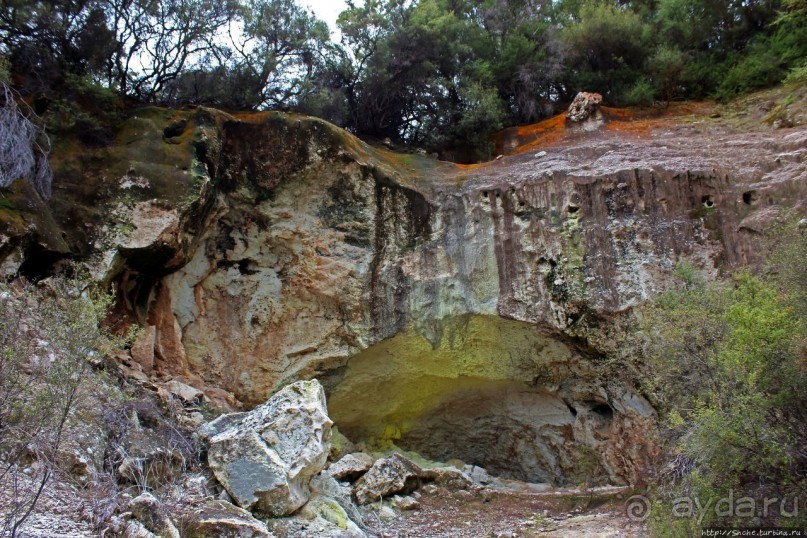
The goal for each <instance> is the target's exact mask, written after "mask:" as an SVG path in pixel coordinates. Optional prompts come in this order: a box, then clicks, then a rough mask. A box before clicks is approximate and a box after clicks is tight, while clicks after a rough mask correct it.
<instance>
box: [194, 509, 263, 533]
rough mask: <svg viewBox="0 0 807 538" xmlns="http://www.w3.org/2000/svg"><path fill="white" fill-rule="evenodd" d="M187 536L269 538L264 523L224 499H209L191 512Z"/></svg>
mask: <svg viewBox="0 0 807 538" xmlns="http://www.w3.org/2000/svg"><path fill="white" fill-rule="evenodd" d="M188 527H189V529H188V534H187V536H188V538H208V537H213V536H215V537H216V538H270V537H272V536H274V534H272V533H271V532H269V529H268V528H267V527H266V524H265V523H264V522H262V521H260V520H258V519H255V517H253V516H252V514H250V513H249V512H247V511H246V510H243V509H241V508H238V507H237V506H234V505H232V504H230V503H228V502H226V501H221V500H211V501H207V502H205V504H204V505H203V506H201V507H200V508H197V509H195V510H194V512H193V516H192V519H191V521H190V523H189V525H188Z"/></svg>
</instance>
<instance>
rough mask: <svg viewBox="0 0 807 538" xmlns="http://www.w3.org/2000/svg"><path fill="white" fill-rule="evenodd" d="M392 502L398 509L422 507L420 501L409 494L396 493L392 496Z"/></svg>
mask: <svg viewBox="0 0 807 538" xmlns="http://www.w3.org/2000/svg"><path fill="white" fill-rule="evenodd" d="M392 504H394V505H395V508H397V509H398V510H417V509H418V508H420V503H419V502H417V501H416V500H415V499H413V498H412V497H410V496H409V495H395V496H394V497H393V498H392Z"/></svg>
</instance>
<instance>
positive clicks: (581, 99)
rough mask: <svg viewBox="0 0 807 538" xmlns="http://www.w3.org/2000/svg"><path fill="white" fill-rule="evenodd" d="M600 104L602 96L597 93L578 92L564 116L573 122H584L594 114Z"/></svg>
mask: <svg viewBox="0 0 807 538" xmlns="http://www.w3.org/2000/svg"><path fill="white" fill-rule="evenodd" d="M600 103H602V95H600V94H599V93H591V92H580V93H578V94H577V95H576V96H575V97H574V101H572V104H571V105H569V111H568V112H567V114H566V116H567V117H568V118H569V119H570V120H572V121H574V122H581V121H584V120H586V119H588V118H589V117H590V116H591V115H592V114H594V112H595V111H596V110H597V107H598V106H599V105H600Z"/></svg>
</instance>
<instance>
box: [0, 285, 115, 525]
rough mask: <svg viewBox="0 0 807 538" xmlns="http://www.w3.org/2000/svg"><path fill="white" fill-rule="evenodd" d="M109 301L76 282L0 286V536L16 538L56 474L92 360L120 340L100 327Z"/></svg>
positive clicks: (83, 395)
mask: <svg viewBox="0 0 807 538" xmlns="http://www.w3.org/2000/svg"><path fill="white" fill-rule="evenodd" d="M110 300H111V297H110V296H109V295H107V294H103V293H98V292H97V291H95V290H93V289H92V288H91V287H90V286H88V285H87V283H86V281H85V280H83V279H80V278H76V277H70V278H68V277H55V278H51V279H48V280H46V281H43V282H42V283H40V284H39V285H37V286H33V285H23V286H22V287H20V286H18V285H15V286H13V287H10V286H7V285H0V496H2V497H3V498H4V503H3V505H2V506H0V534H2V535H3V536H8V535H10V536H16V535H17V534H18V533H19V532H20V529H21V528H22V526H23V525H24V523H25V521H26V519H27V518H28V516H29V515H30V514H31V513H32V511H33V509H34V508H35V506H36V504H37V502H38V500H39V499H40V497H41V496H42V494H43V492H44V491H45V489H46V488H47V486H48V483H49V481H50V479H51V477H52V475H53V473H54V471H55V470H56V454H57V452H58V451H59V447H60V446H61V445H62V442H63V438H64V433H65V429H66V427H67V425H68V423H69V421H70V419H71V415H72V414H73V412H74V410H75V409H76V407H77V405H78V403H79V402H80V401H82V400H83V399H85V398H88V397H89V395H90V394H91V391H92V390H93V389H94V385H95V384H94V383H86V380H87V378H88V377H90V375H91V371H90V367H89V362H90V361H93V362H95V361H98V360H99V359H100V358H101V357H103V356H104V355H105V354H106V353H108V352H109V351H110V350H111V349H113V348H114V347H116V346H118V345H119V344H120V343H121V342H120V339H117V338H114V337H112V336H111V335H110V334H108V333H107V332H106V331H105V330H104V329H102V328H101V320H102V319H103V318H104V316H105V315H106V313H107V308H108V306H109V304H110Z"/></svg>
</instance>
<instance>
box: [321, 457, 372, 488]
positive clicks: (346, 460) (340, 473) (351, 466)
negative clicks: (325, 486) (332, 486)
mask: <svg viewBox="0 0 807 538" xmlns="http://www.w3.org/2000/svg"><path fill="white" fill-rule="evenodd" d="M373 461H374V460H373V457H372V456H370V455H369V454H365V453H364V452H356V453H354V454H348V455H346V456H345V457H343V458H342V459H340V460H339V461H337V462H336V463H334V464H332V465H331V466H330V467H329V468H328V474H330V475H331V476H332V477H334V478H336V479H337V480H341V481H343V482H354V481H355V480H358V479H359V478H360V477H361V475H363V474H364V473H366V472H367V471H368V470H369V469H370V467H372V466H373Z"/></svg>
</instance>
